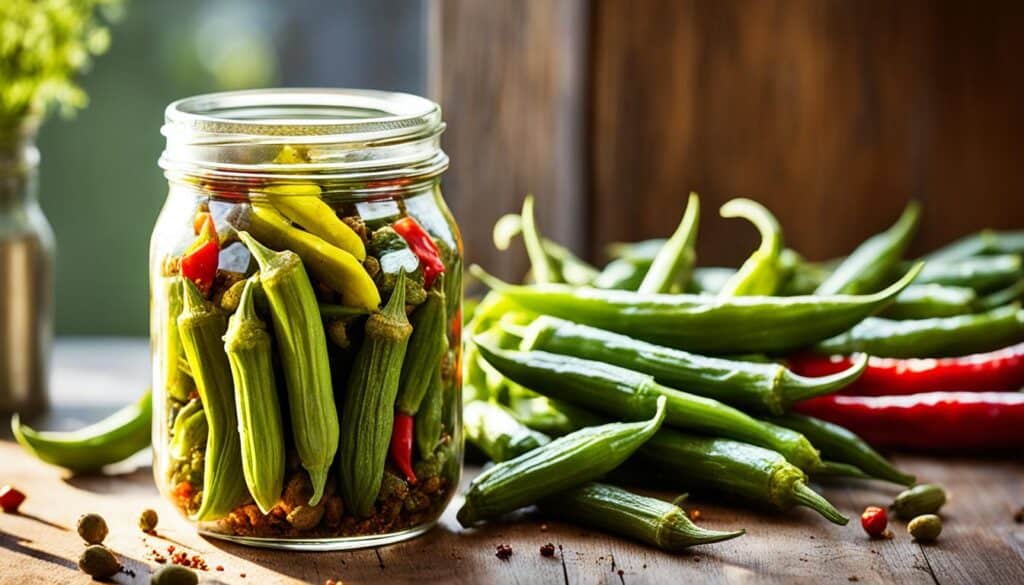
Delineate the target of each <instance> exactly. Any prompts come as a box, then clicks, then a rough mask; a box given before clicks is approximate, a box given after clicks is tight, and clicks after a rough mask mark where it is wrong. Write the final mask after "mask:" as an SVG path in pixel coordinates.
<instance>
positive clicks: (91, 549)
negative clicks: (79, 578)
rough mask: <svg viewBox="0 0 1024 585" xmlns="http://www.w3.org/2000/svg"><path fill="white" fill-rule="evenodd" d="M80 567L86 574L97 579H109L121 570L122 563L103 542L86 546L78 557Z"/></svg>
mask: <svg viewBox="0 0 1024 585" xmlns="http://www.w3.org/2000/svg"><path fill="white" fill-rule="evenodd" d="M78 568H79V569H81V570H82V572H83V573H85V574H86V575H90V576H92V577H95V578H97V579H107V578H109V577H113V576H114V574H115V573H117V572H118V571H120V570H121V563H119V562H118V560H117V557H115V556H114V553H112V552H110V550H109V549H107V547H105V546H103V545H101V544H92V545H89V546H87V547H85V550H83V551H82V554H81V556H79V557H78Z"/></svg>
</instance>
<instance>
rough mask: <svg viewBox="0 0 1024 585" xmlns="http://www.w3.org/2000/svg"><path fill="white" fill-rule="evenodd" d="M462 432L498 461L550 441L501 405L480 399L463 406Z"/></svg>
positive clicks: (467, 438) (485, 453)
mask: <svg viewBox="0 0 1024 585" xmlns="http://www.w3.org/2000/svg"><path fill="white" fill-rule="evenodd" d="M574 430H575V429H574ZM462 432H463V433H465V435H466V440H467V441H469V442H470V443H472V444H473V445H475V446H476V447H477V448H478V449H480V451H482V452H483V453H484V455H487V457H489V458H490V459H491V460H493V461H498V462H500V461H505V460H508V459H512V458H513V457H517V456H519V455H522V454H523V453H526V452H528V451H532V450H534V449H536V448H537V447H542V446H544V445H547V444H548V443H550V442H551V439H550V438H549V437H548V436H547V435H545V434H543V433H540V432H537V431H535V430H533V429H531V428H529V427H527V426H526V425H524V424H523V423H521V422H519V421H518V420H517V419H516V417H515V416H513V414H512V413H511V412H509V411H508V409H506V408H505V407H504V406H501V405H500V404H495V403H493V402H485V401H482V400H475V401H472V402H469V403H467V404H465V405H464V406H463V409H462Z"/></svg>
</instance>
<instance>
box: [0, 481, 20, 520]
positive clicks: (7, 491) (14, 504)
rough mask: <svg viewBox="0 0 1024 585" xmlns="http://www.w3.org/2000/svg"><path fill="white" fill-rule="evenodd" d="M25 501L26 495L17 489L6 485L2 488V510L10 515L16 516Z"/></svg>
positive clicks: (0, 503)
mask: <svg viewBox="0 0 1024 585" xmlns="http://www.w3.org/2000/svg"><path fill="white" fill-rule="evenodd" d="M24 501H25V494H24V493H22V492H21V490H19V489H18V488H16V487H13V486H9V485H5V486H4V487H2V488H0V508H3V510H4V512H6V513H8V514H14V513H16V512H17V511H18V508H20V507H21V504H22V502H24Z"/></svg>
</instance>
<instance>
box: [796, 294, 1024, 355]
mask: <svg viewBox="0 0 1024 585" xmlns="http://www.w3.org/2000/svg"><path fill="white" fill-rule="evenodd" d="M1022 339H1024V311H1021V308H1020V305H1019V304H1017V303H1014V304H1011V305H1006V306H1004V307H998V308H995V309H992V310H991V311H988V312H985V313H977V314H972V315H957V316H955V317H937V318H934V319H917V320H913V321H893V320H890V319H881V318H878V317H870V318H868V319H865V320H864V321H862V322H861V323H860V324H858V325H857V326H855V327H854V328H853V329H850V330H849V331H847V332H846V333H842V334H840V335H837V336H835V337H833V338H831V339H827V340H825V341H823V342H821V343H819V344H818V345H817V347H816V350H817V351H819V352H821V353H830V354H848V353H853V352H858V351H862V352H866V353H869V354H871V355H873V356H878V357H893V358H915V357H916V358H928V357H949V356H961V355H968V354H972V353H982V352H986V351H992V350H995V349H999V348H1002V347H1006V346H1008V345H1013V344H1015V343H1017V342H1019V341H1021V340H1022Z"/></svg>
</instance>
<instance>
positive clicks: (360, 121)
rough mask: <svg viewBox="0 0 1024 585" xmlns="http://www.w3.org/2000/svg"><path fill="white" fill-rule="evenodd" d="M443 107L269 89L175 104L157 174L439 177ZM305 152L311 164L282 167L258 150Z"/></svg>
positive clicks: (403, 99) (346, 93) (395, 96)
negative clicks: (297, 147) (299, 148)
mask: <svg viewBox="0 0 1024 585" xmlns="http://www.w3.org/2000/svg"><path fill="white" fill-rule="evenodd" d="M444 129H445V124H444V122H443V120H442V117H441V107H440V106H439V105H438V104H437V103H435V102H433V101H431V100H429V99H426V98H423V97H419V96H416V95H412V94H408V93H401V92H389V91H380V90H367V89H341V88H273V89H253V90H242V91H229V92H219V93H209V94H203V95H197V96H192V97H187V98H184V99H180V100H177V101H174V102H172V103H171V104H170V105H168V106H167V109H166V110H165V112H164V125H163V127H162V128H161V133H162V134H163V135H164V136H165V137H166V139H167V145H166V148H165V150H164V152H163V154H162V155H161V157H160V166H161V167H162V168H164V169H165V170H166V171H169V172H175V173H178V172H182V173H186V174H192V173H195V174H220V175H225V174H226V175H234V176H245V175H250V174H252V175H262V174H268V173H273V174H275V175H276V176H282V175H295V176H308V175H310V174H317V175H320V176H321V177H323V175H325V174H327V175H337V176H339V177H349V178H353V177H359V178H361V179H367V178H386V177H395V176H408V175H410V174H411V175H415V176H422V175H424V174H435V175H436V174H439V173H440V172H443V171H444V169H445V168H447V162H448V159H447V156H445V155H444V153H443V152H442V151H441V148H440V134H441V133H442V132H443V131H444ZM294 144H302V145H306V146H308V147H309V148H310V149H312V150H314V151H315V154H316V156H315V157H313V158H312V159H311V160H297V161H291V162H281V161H279V160H278V161H275V160H272V158H273V157H270V158H269V159H268V158H266V157H262V156H257V157H252V156H250V154H251V153H252V152H253V151H254V150H255V149H262V150H263V151H269V150H272V149H273V148H275V147H280V146H283V145H294Z"/></svg>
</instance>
